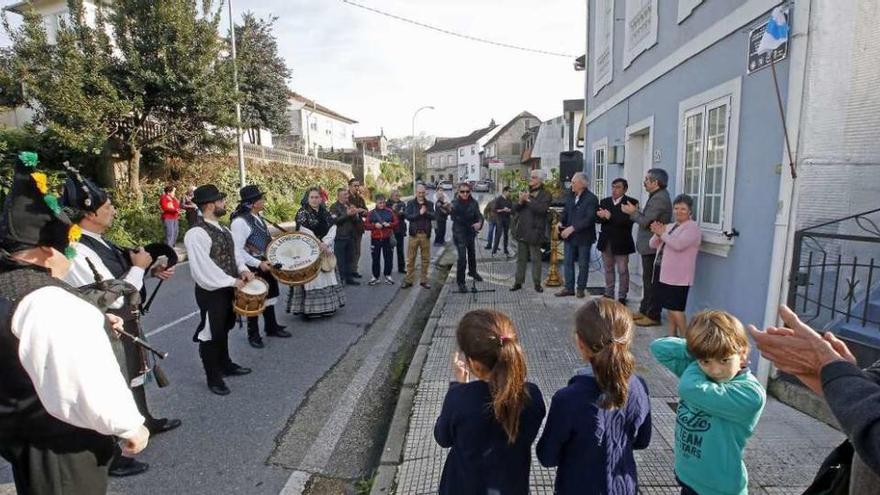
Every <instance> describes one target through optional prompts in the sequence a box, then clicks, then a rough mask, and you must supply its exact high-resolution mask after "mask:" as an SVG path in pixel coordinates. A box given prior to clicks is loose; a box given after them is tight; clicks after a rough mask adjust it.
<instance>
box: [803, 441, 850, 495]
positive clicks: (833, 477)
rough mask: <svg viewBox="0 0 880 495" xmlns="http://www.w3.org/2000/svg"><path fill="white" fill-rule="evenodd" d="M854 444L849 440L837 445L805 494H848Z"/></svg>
mask: <svg viewBox="0 0 880 495" xmlns="http://www.w3.org/2000/svg"><path fill="white" fill-rule="evenodd" d="M853 454H854V451H853V446H852V444H851V443H850V442H849V440H844V441H843V443H841V444H840V445H838V446H837V448H835V449H834V450H832V451H831V453H830V454H828V457H826V458H825V460H824V461H823V462H822V466H821V467H820V468H819V472H818V473H816V477H815V478H814V479H813V483H812V484H810V486H809V488H807V490H806V491H805V492H804V495H847V494H848V493H849V477H850V473H851V472H852V461H853Z"/></svg>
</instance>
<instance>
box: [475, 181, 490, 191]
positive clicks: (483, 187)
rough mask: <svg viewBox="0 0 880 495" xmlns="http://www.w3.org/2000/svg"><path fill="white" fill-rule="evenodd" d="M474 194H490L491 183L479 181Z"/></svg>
mask: <svg viewBox="0 0 880 495" xmlns="http://www.w3.org/2000/svg"><path fill="white" fill-rule="evenodd" d="M474 192H489V182H488V181H485V180H478V181H477V182H476V183H475V184H474Z"/></svg>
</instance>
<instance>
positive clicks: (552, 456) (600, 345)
mask: <svg viewBox="0 0 880 495" xmlns="http://www.w3.org/2000/svg"><path fill="white" fill-rule="evenodd" d="M633 327H634V324H633V320H632V316H631V315H630V313H629V311H627V309H626V308H625V307H624V306H623V305H622V304H620V303H618V302H616V301H614V300H612V299H604V298H603V299H597V300H593V301H590V302H588V303H586V304H585V305H584V306H582V307H581V308H580V309H579V310H578V311H577V313H576V314H575V337H576V338H575V341H576V342H577V347H578V351H580V353H581V356H583V358H584V360H585V361H587V363H588V365H587V367H586V368H583V369H581V370H579V371H578V373H577V375H575V376H574V377H573V378H572V379H571V380H569V382H568V386H567V387H565V388H563V389H561V390H559V391H558V392H556V394H555V395H554V396H553V401H552V402H551V403H550V414H549V415H548V416H547V424H546V425H545V426H544V433H543V434H542V435H541V440H539V441H538V448H537V453H538V460H539V461H540V462H541V464H543V465H544V466H547V467H553V466H558V469H557V471H556V493H557V494H563V495H564V494H614V495H635V494H636V493H637V492H638V485H639V483H638V476H637V473H636V462H635V459H634V457H633V450H636V449H644V448H646V447H647V446H648V444H649V443H650V441H651V402H650V400H649V399H648V387H647V385H645V382H644V380H642V379H641V378H639V377H638V376H636V375H635V373H633V368H634V366H635V360H634V358H633V355H632V353H630V346H631V344H632V340H633V334H634V331H633Z"/></svg>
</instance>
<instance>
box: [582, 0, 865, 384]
mask: <svg viewBox="0 0 880 495" xmlns="http://www.w3.org/2000/svg"><path fill="white" fill-rule="evenodd" d="M877 4H878V2H871V1H868V0H854V1H852V2H826V1H822V0H798V2H796V3H791V4H786V3H784V2H783V3H782V6H783V8H784V9H785V12H786V14H787V18H788V21H789V24H790V25H791V27H792V34H791V37H790V39H789V42H788V43H786V44H784V45H783V46H781V47H780V48H778V49H777V50H775V51H773V52H771V53H770V54H763V55H760V54H758V53H757V44H758V41H759V40H760V37H761V34H762V32H763V28H764V26H765V24H766V22H767V20H768V18H769V17H770V13H771V11H772V10H773V8H774V7H776V6H778V5H780V2H779V1H776V0H742V1H728V0H668V1H667V0H663V1H658V0H588V2H587V51H586V84H585V101H586V103H585V107H586V110H585V118H584V124H585V128H586V130H585V135H586V137H585V148H586V153H585V156H586V172H587V173H588V175H589V176H590V177H591V181H592V184H591V188H592V189H594V191H595V192H596V194H597V195H599V196H600V197H601V196H603V195H608V194H610V183H611V180H613V179H614V178H615V177H624V178H626V179H627V180H628V181H629V184H630V190H629V194H630V195H631V196H634V197H636V198H638V199H640V200H644V199H645V198H646V193H645V192H644V191H643V190H641V184H642V178H643V177H644V174H645V171H646V170H648V169H649V168H663V169H665V170H666V171H667V172H668V173H669V176H670V184H669V190H670V193H671V195H672V196H673V197H674V196H675V195H676V194H680V193H687V194H689V195H691V196H692V197H693V198H694V199H695V205H696V207H695V217H696V218H695V220H697V222H699V224H700V227H701V229H702V232H703V242H702V246H701V253H700V255H699V258H698V262H697V274H696V280H695V282H694V286H693V287H692V289H691V292H690V299H689V301H688V311H689V312H694V311H697V310H700V309H703V308H723V309H726V310H728V311H730V312H732V313H733V314H735V315H737V316H738V317H739V318H740V319H741V320H742V321H743V322H744V323H754V324H755V325H758V326H761V325H768V324H775V322H776V315H775V312H776V307H777V305H778V304H779V303H780V302H786V300H788V299H789V288H790V286H789V280H790V279H791V278H792V277H790V275H789V274H790V273H797V272H798V266H799V263H800V260H797V262H796V263H795V264H794V266H795V268H794V269H792V264H793V263H792V260H793V250H794V238H795V233H796V232H798V229H800V228H804V227H808V226H810V225H815V224H818V223H823V222H826V221H833V220H835V219H837V218H843V217H846V216H848V215H853V214H857V213H860V212H864V211H868V210H871V209H872V207H873V208H880V204H878V203H880V200H878V198H880V166H878V165H880V144H878V141H880V140H878V139H877V136H876V134H875V135H874V137H873V138H870V137H868V136H867V135H864V131H865V130H866V129H871V128H873V129H874V130H876V129H878V128H880V97H878V95H877V92H876V91H872V90H871V88H874V87H876V84H877V82H878V81H880V71H878V70H877V67H876V65H877V64H876V60H880V58H878V56H880V51H878V50H880V49H878V48H877V46H878V45H880V43H878V41H880V28H878V27H877V26H878V18H880V7H878V5H877ZM840 31H842V33H841V32H840ZM872 61H873V62H872ZM771 62H775V63H772V64H771ZM771 65H772V66H771ZM774 70H775V76H776V77H775V82H774ZM776 88H778V91H779V97H778V99H777V89H776ZM848 104H849V105H848ZM780 109H782V110H783V111H784V113H785V116H786V118H785V121H786V123H787V130H788V137H789V142H790V148H791V154H789V151H788V149H787V147H786V143H785V139H784V137H785V133H784V131H783V124H782V118H781V115H780ZM835 123H836V125H835ZM841 125H844V126H845V125H850V126H851V127H849V128H848V129H847V130H844V129H842V128H840V126H841ZM857 131H858V132H857ZM828 132H832V133H836V134H835V135H837V136H838V137H839V139H829V138H828V137H829V136H828ZM841 132H842V133H844V134H845V135H841V134H840V133H841ZM789 156H791V157H792V158H793V160H792V161H793V163H791V162H790V161H789ZM819 157H822V159H819ZM790 164H791V167H790ZM794 169H796V170H797V178H794V177H793V175H794V174H793V173H792V170H794ZM853 193H855V194H854V196H855V198H856V199H853V197H851V194H853ZM843 197H845V198H846V201H841V199H843ZM872 251H873V252H874V255H875V256H876V258H877V260H878V261H880V244H873V245H872V244H870V243H868V244H866V245H864V246H847V247H844V248H842V252H844V253H845V256H855V255H857V254H856V253H860V254H862V256H863V258H862V259H863V260H865V261H867V258H866V257H864V256H866V255H867V254H869V253H870V252H872ZM801 255H803V253H801ZM639 265H640V262H639V260H637V259H636V257H633V260H632V265H631V268H632V270H633V272H634V274H635V276H634V277H633V281H634V282H636V283H639V282H640V280H641V279H640V273H641V267H640V266H639ZM859 270H861V268H859ZM866 270H867V267H866ZM837 271H838V272H839V271H840V269H838V270H837ZM829 273H830V272H829ZM811 276H812V275H809V274H808V275H807V278H808V279H809V278H810V277H811ZM823 276H824V277H827V276H828V274H825V275H823ZM865 277H867V273H866V274H865V276H864V277H863V278H865ZM794 278H795V279H796V278H797V277H794ZM801 278H803V277H801ZM865 282H866V283H863V284H862V287H861V289H859V290H861V291H863V292H859V293H858V294H857V295H861V296H862V297H863V298H865V297H867V296H869V295H870V294H869V292H865V291H869V289H866V288H867V287H870V286H871V285H874V286H875V293H877V295H880V284H878V282H880V270H878V273H876V274H874V275H873V282H871V281H870V280H865ZM808 284H809V282H808ZM796 288H797V287H796V284H795V289H796ZM826 297H828V296H827V295H826ZM831 297H834V298H837V297H841V295H839V294H835V295H834V296H831ZM865 304H868V303H867V302H865ZM877 304H878V315H880V298H878V302H877ZM828 305H829V306H830V303H829V304H828ZM820 306H821V305H820ZM835 316H840V315H835V314H834V312H833V311H832V312H831V314H830V315H829V316H828V318H826V319H825V320H827V321H823V322H822V325H832V324H834V322H835V321H836V319H835ZM878 319H880V316H878ZM865 323H868V324H870V323H871V321H870V318H869V319H868V321H863V322H862V324H865ZM868 327H870V325H868ZM869 330H871V331H876V334H877V343H878V344H880V323H878V325H877V328H876V330H874V329H873V328H869ZM878 348H880V346H878ZM758 361H759V358H758V356H757V354H755V355H754V357H753V363H756V364H757V369H758V371H759V374H760V375H761V376H762V378H763V379H765V380H766V378H767V376H768V374H769V373H770V371H771V370H770V368H769V366H768V364H767V363H765V362H760V363H758Z"/></svg>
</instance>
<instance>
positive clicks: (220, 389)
mask: <svg viewBox="0 0 880 495" xmlns="http://www.w3.org/2000/svg"><path fill="white" fill-rule="evenodd" d="M208 390H210V391H211V392H214V393H215V394H217V395H229V387H227V386H226V384H225V383H219V384H217V385H208Z"/></svg>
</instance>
